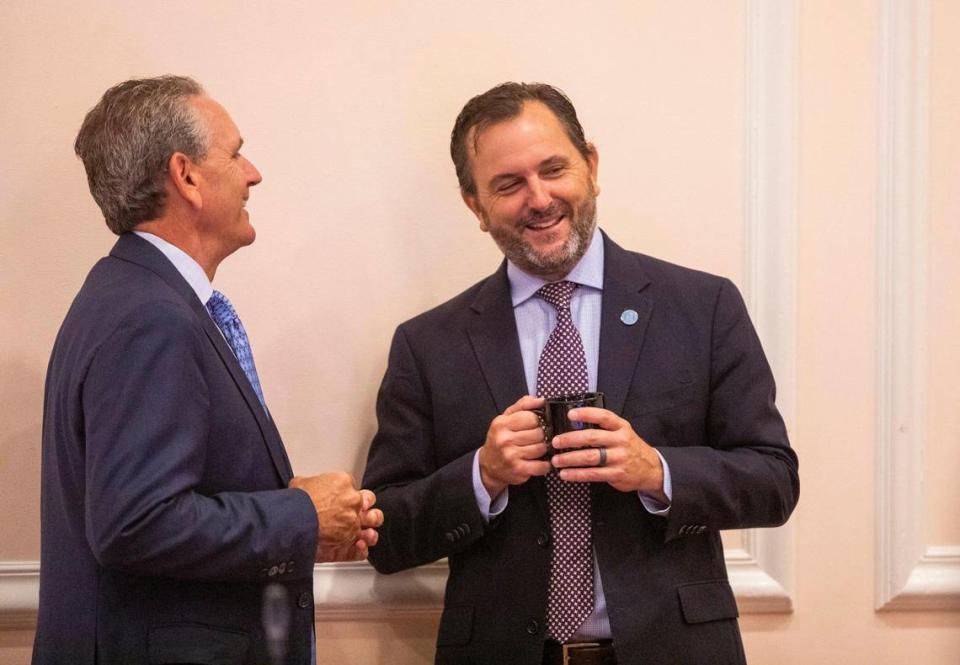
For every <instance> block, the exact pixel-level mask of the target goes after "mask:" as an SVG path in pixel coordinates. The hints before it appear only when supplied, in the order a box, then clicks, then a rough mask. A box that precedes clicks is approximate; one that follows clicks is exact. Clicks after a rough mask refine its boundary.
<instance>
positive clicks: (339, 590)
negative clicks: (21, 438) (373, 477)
mask: <svg viewBox="0 0 960 665" xmlns="http://www.w3.org/2000/svg"><path fill="white" fill-rule="evenodd" d="M952 556H953V557H954V558H960V552H954V553H952ZM727 566H728V569H729V572H730V582H731V584H732V585H733V589H734V592H735V593H736V595H737V605H738V606H739V608H740V612H741V613H744V614H747V613H759V612H782V611H785V609H784V608H788V609H789V607H790V598H789V596H788V595H787V594H786V592H785V591H784V589H783V587H782V586H781V585H780V584H779V583H778V582H777V581H776V580H774V579H773V577H772V576H771V575H769V574H768V573H767V572H765V571H764V570H763V569H762V568H760V567H759V566H758V565H757V562H756V557H755V555H754V554H751V553H749V552H747V551H745V550H743V549H737V550H731V551H728V552H727ZM447 572H448V569H447V563H446V561H438V562H436V563H432V564H429V565H426V566H421V567H420V568H416V569H414V570H408V571H405V572H402V573H397V574H394V575H379V574H377V573H376V572H375V571H374V570H373V568H372V567H371V566H370V565H369V564H367V563H366V562H357V563H335V564H319V565H317V566H316V567H315V568H314V571H313V596H314V601H315V603H316V617H317V621H321V622H322V621H372V620H386V619H396V618H411V617H430V616H439V614H440V611H441V610H442V609H443V591H444V587H445V586H446V582H447ZM929 574H930V575H936V570H935V569H933V568H932V567H931V569H930V572H929ZM39 591H40V564H39V562H37V561H5V562H0V630H14V629H32V628H34V627H35V625H36V618H37V600H38V598H39Z"/></svg>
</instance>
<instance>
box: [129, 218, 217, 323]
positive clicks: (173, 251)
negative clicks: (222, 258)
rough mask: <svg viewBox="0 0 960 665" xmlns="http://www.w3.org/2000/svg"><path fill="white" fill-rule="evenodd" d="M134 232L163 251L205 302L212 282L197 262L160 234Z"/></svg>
mask: <svg viewBox="0 0 960 665" xmlns="http://www.w3.org/2000/svg"><path fill="white" fill-rule="evenodd" d="M134 233H136V234H137V235H138V236H140V237H141V238H143V239H144V240H146V241H147V242H149V243H150V244H151V245H153V246H154V247H156V248H157V249H159V250H160V251H161V252H163V255H164V256H165V257H167V259H168V260H169V261H170V263H172V264H173V267H174V268H176V269H177V272H179V273H180V276H181V277H183V278H184V279H185V280H186V281H187V284H189V285H190V288H192V289H193V292H194V293H196V294H197V297H198V298H200V302H202V303H203V304H204V305H206V304H207V301H208V300H210V296H212V295H213V284H211V283H210V280H209V279H208V278H207V273H205V272H204V271H203V268H201V267H200V264H199V263H197V262H196V261H194V259H193V257H192V256H190V255H189V254H187V253H186V252H185V251H183V250H182V249H180V248H179V247H177V246H176V245H173V244H171V243H169V242H167V241H166V240H164V239H163V238H161V237H160V236H156V235H154V234H152V233H147V232H146V231H134Z"/></svg>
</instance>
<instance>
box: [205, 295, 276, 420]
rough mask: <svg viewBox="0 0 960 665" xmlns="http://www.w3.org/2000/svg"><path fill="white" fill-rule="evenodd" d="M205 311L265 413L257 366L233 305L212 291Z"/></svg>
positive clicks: (245, 332)
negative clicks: (237, 363) (211, 318)
mask: <svg viewBox="0 0 960 665" xmlns="http://www.w3.org/2000/svg"><path fill="white" fill-rule="evenodd" d="M207 311H208V312H210V316H212V317H213V320H214V322H215V323H216V324H217V327H218V328H220V332H222V333H223V337H224V339H226V340H227V344H229V345H230V348H231V349H233V354H234V355H235V356H236V357H237V360H238V361H239V362H240V367H241V369H243V373H244V374H246V375H247V379H248V380H249V381H250V385H251V386H252V387H253V392H255V393H257V399H259V400H260V404H261V405H262V406H263V410H264V411H266V410H267V403H266V401H264V399H263V390H262V389H261V388H260V377H258V376H257V366H256V365H255V364H254V363H253V351H251V350H250V340H249V339H247V331H246V330H244V329H243V324H242V323H240V317H239V316H237V311H236V310H235V309H234V308H233V305H232V304H231V303H230V301H229V300H228V299H227V297H226V296H225V295H223V294H222V293H220V292H219V291H214V292H213V295H212V296H210V300H208V301H207Z"/></svg>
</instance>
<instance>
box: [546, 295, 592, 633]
mask: <svg viewBox="0 0 960 665" xmlns="http://www.w3.org/2000/svg"><path fill="white" fill-rule="evenodd" d="M576 288H577V285H576V284H574V283H573V282H553V283H551V284H545V285H544V286H543V287H541V288H540V290H539V291H537V293H538V294H539V295H540V297H541V298H543V299H544V300H546V301H547V302H548V303H550V304H551V305H553V307H554V308H555V309H556V310H557V325H556V327H555V328H554V329H553V332H552V333H550V338H549V339H548V340H547V344H546V346H544V347H543V352H542V353H541V354H540V364H539V367H538V368H537V394H538V395H540V396H542V397H557V396H559V395H564V394H567V393H582V392H586V391H587V390H588V388H589V386H588V380H587V359H586V357H585V356H584V353H583V340H581V339H580V333H579V332H578V331H577V328H576V326H574V325H573V319H572V318H571V316H570V298H571V296H572V295H573V291H574V290H575V289H576ZM547 501H548V503H549V506H550V539H551V542H552V543H553V549H552V550H551V557H550V585H549V588H548V593H547V633H548V635H550V636H551V637H552V638H553V639H555V640H557V641H558V642H561V643H563V642H566V641H567V640H569V639H570V637H571V636H572V635H573V634H574V633H576V632H577V629H578V628H579V627H580V625H581V624H582V623H583V621H584V620H585V619H586V618H587V617H588V616H590V614H591V613H592V612H593V542H592V541H593V537H592V536H593V534H592V531H591V522H590V486H589V484H588V483H568V482H566V481H563V480H561V479H560V476H559V475H558V474H557V472H556V471H551V472H550V474H549V475H548V476H547Z"/></svg>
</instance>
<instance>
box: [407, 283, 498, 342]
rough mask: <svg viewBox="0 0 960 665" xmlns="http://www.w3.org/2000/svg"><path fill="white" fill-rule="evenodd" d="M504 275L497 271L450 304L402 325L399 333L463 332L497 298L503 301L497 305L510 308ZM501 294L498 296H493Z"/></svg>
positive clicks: (444, 303)
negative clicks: (504, 305)
mask: <svg viewBox="0 0 960 665" xmlns="http://www.w3.org/2000/svg"><path fill="white" fill-rule="evenodd" d="M501 273H502V271H501V270H498V271H497V272H495V273H493V274H492V275H489V276H488V277H485V278H484V279H482V280H480V281H479V282H477V283H476V284H474V285H472V286H470V287H469V288H467V289H465V290H464V291H462V292H460V293H459V294H457V295H456V296H454V297H452V298H450V299H449V300H447V301H445V302H443V303H441V304H439V305H437V306H436V307H433V308H431V309H428V310H427V311H425V312H423V313H422V314H418V315H417V316H415V317H413V318H411V319H408V320H406V321H404V322H403V323H401V324H400V326H399V327H400V329H402V330H405V331H409V332H411V333H424V332H429V331H438V330H449V329H451V328H460V327H462V326H463V325H464V324H465V323H466V322H467V321H469V320H471V319H472V318H473V317H474V316H475V314H476V312H477V311H479V310H480V309H483V308H484V307H489V306H491V305H492V304H494V303H493V302H491V301H496V300H497V298H502V299H503V300H502V302H500V303H497V304H503V303H507V304H509V287H507V286H506V277H505V276H504V275H502V274H501ZM501 280H502V284H501V283H500V282H501ZM501 291H502V293H500V294H499V296H498V295H497V294H496V293H494V292H501Z"/></svg>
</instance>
